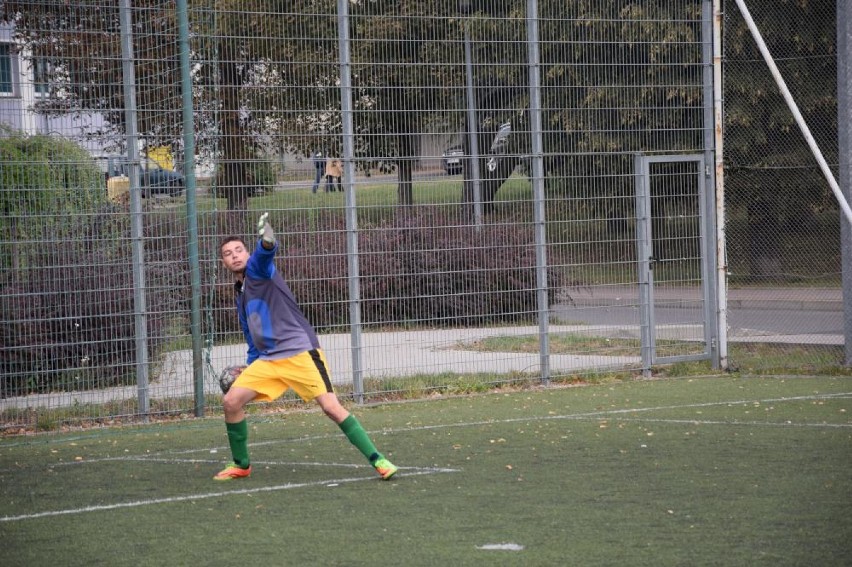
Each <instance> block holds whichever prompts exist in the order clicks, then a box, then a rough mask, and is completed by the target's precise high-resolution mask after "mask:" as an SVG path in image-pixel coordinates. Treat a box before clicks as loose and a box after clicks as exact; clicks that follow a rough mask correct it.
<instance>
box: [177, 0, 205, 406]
mask: <svg viewBox="0 0 852 567" xmlns="http://www.w3.org/2000/svg"><path fill="white" fill-rule="evenodd" d="M177 19H178V41H179V45H180V54H179V55H180V84H181V100H182V107H183V164H184V167H183V174H184V179H185V180H186V221H187V232H188V233H189V234H188V235H187V237H188V238H187V243H186V244H187V252H188V254H189V277H190V288H191V290H192V297H191V298H190V321H189V324H190V333H191V337H192V376H193V384H194V386H195V388H194V389H195V415H196V416H197V417H203V416H204V365H203V363H202V350H203V348H204V342H203V339H202V336H201V268H200V267H199V266H198V209H197V208H196V201H195V197H196V194H195V193H196V186H195V122H194V119H193V112H192V109H193V104H192V77H191V75H190V72H189V69H190V63H189V50H190V45H189V14H188V9H187V2H186V0H177Z"/></svg>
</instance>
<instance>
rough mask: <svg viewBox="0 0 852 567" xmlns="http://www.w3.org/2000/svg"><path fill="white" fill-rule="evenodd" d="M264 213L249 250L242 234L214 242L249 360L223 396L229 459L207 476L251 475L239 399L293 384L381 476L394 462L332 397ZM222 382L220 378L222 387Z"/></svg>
mask: <svg viewBox="0 0 852 567" xmlns="http://www.w3.org/2000/svg"><path fill="white" fill-rule="evenodd" d="M267 218H268V213H264V214H263V215H262V216H261V217H260V221H259V222H258V225H257V226H258V234H259V236H260V239H259V240H258V243H257V247H256V248H255V250H254V252H253V253H252V254H251V255H249V252H248V247H247V246H246V244H245V242H243V240H242V239H240V238H239V237H236V236H230V237H228V238H226V239H225V240H223V241H222V243H221V245H220V246H219V254H220V256H221V260H222V263H223V264H224V265H225V267H226V268H227V269H228V270H229V271H230V272H231V273H232V274H233V275H234V280H235V282H234V290H235V294H236V307H237V314H238V316H239V319H240V326H241V327H242V330H243V335H244V336H245V339H246V343H248V359H247V362H248V367H247V368H246V369H245V370H244V371H243V372H242V373H241V374H240V375H239V377H238V378H237V379H236V380H235V381H234V382H233V384H232V385H230V388H228V391H227V392H226V393H225V396H224V398H223V399H222V405H223V408H224V411H225V427H226V429H227V431H228V443H229V444H230V447H231V453H232V456H233V463H231V464H230V465H228V466H227V467H225V469H223V470H222V471H221V472H219V473H218V474H217V475H216V476H214V477H213V478H214V479H215V480H231V479H236V478H245V477H248V476H249V475H251V463H250V461H249V454H248V425H247V424H246V415H245V411H244V408H245V405H246V404H247V403H249V402H251V401H253V400H259V401H272V400H274V399H276V398H278V397H279V396H281V395H282V394H284V392H285V391H287V389H288V388H292V389H293V390H294V391H295V392H296V393H297V394H298V395H299V397H301V398H302V399H303V400H305V401H306V402H308V401H311V400H316V401H317V403H318V404H319V406H320V407H321V408H322V410H323V412H325V414H326V415H327V416H328V417H330V418H331V419H332V421H334V422H335V423H336V424H337V425H338V426H339V427H340V429H341V430H342V431H343V433H344V434H345V435H346V437H347V438H348V439H349V441H350V442H351V443H352V444H353V445H355V447H357V448H358V450H359V451H361V453H362V454H363V455H364V456H365V457H366V458H367V459H368V460H369V461H370V464H371V465H372V466H373V467H374V468H375V469H376V471H377V472H378V473H379V476H381V477H382V478H383V479H385V480H387V479H389V478H391V477H392V476H393V475H394V474H395V473H396V471H397V467H396V466H394V465H393V463H391V462H390V461H389V460H387V459H386V458H385V457H384V455H382V454H381V453H379V452H378V451H377V450H376V447H375V445H373V442H372V440H371V439H370V436H369V435H367V432H366V431H364V428H363V427H361V424H360V423H359V422H358V420H357V419H356V418H355V416H354V415H352V414H351V413H349V412H348V411H347V410H346V409H345V408H344V407H343V406H342V405H341V404H340V401H339V400H338V399H337V395H335V393H334V390H333V388H332V385H331V379H330V378H329V372H328V364H326V360H325V356H324V355H323V352H322V350H321V349H320V346H319V341H318V340H317V336H316V334H315V333H314V329H313V327H311V324H310V323H308V320H307V319H306V318H305V316H304V314H303V313H302V310H301V309H300V308H299V305H298V304H297V303H296V298H295V297H294V296H293V292H292V291H290V288H289V286H288V285H287V283H286V282H285V281H284V278H283V277H282V276H281V274H280V273H279V272H278V270H276V269H275V264H274V263H273V259H274V257H275V252H276V250H277V249H278V244H277V242H276V241H275V234H274V233H273V231H272V227H270V226H269V223H268V222H267V221H266V220H267ZM226 387H227V386H226V385H223V389H225V388H226Z"/></svg>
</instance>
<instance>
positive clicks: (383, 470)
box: [373, 457, 399, 480]
mask: <svg viewBox="0 0 852 567" xmlns="http://www.w3.org/2000/svg"><path fill="white" fill-rule="evenodd" d="M373 466H374V467H375V468H376V472H377V473H379V476H380V477H382V480H389V479H390V477H392V476H393V475H395V474H396V471H398V470H399V469H398V468H397V467H396V465H395V464H393V463H392V462H390V461H389V460H387V459H386V458H384V457H381V458H380V459H378V460H377V461H376V462H375V463H373Z"/></svg>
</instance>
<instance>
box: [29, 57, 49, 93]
mask: <svg viewBox="0 0 852 567" xmlns="http://www.w3.org/2000/svg"><path fill="white" fill-rule="evenodd" d="M49 77H50V64H49V63H48V62H47V59H45V58H44V57H36V58H35V59H33V88H34V89H35V93H36V95H40V96H47V95H49V94H50V85H48V78H49Z"/></svg>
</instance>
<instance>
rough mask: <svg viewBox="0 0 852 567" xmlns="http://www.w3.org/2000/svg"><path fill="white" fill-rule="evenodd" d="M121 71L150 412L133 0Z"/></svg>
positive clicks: (136, 294)
mask: <svg viewBox="0 0 852 567" xmlns="http://www.w3.org/2000/svg"><path fill="white" fill-rule="evenodd" d="M119 18H120V22H121V24H120V25H121V72H122V86H123V94H124V118H125V120H124V121H125V123H126V127H125V128H126V134H127V159H128V162H129V163H128V168H127V169H128V171H127V173H128V178H129V181H130V238H131V252H132V262H133V267H132V270H133V304H134V311H135V315H134V326H135V329H134V332H135V337H136V387H137V390H138V397H139V413H140V414H142V415H145V416H147V414H148V413H149V411H150V398H149V391H148V319H147V317H148V313H147V311H148V309H147V306H146V304H145V303H146V300H145V247H144V241H143V240H142V196H141V194H140V188H139V147H138V144H139V133H138V132H137V129H136V72H135V70H134V68H133V35H132V32H131V29H132V27H131V18H130V0H121V8H120V13H119Z"/></svg>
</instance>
